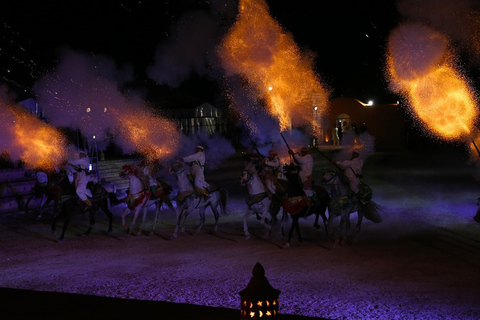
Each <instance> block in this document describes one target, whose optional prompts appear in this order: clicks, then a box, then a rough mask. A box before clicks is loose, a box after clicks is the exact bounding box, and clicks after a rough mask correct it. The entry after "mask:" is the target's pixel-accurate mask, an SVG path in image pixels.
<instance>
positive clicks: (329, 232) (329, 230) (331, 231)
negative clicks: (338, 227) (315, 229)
mask: <svg viewBox="0 0 480 320" xmlns="http://www.w3.org/2000/svg"><path fill="white" fill-rule="evenodd" d="M328 213H329V216H328V223H327V225H326V226H325V230H326V233H327V239H328V240H330V241H332V240H335V237H334V229H333V222H334V221H335V218H336V217H337V212H336V211H333V210H332V209H331V208H329V209H328Z"/></svg>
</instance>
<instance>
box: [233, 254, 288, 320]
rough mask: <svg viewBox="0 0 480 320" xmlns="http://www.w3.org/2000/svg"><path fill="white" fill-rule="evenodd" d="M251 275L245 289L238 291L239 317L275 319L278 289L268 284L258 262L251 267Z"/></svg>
mask: <svg viewBox="0 0 480 320" xmlns="http://www.w3.org/2000/svg"><path fill="white" fill-rule="evenodd" d="M252 275H253V277H252V278H251V279H250V282H249V283H248V285H247V286H246V287H245V289H243V290H242V291H240V292H239V294H240V299H241V306H240V319H242V320H244V319H276V318H277V316H278V296H279V295H280V290H277V289H275V288H273V287H272V286H271V285H270V283H269V282H268V280H267V278H265V269H264V268H263V266H262V265H261V264H260V263H259V262H257V264H256V265H255V267H253V270H252Z"/></svg>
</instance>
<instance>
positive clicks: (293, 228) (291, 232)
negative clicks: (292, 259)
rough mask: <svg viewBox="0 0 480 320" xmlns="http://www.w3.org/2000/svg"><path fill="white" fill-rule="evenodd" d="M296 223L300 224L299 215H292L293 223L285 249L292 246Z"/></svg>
mask: <svg viewBox="0 0 480 320" xmlns="http://www.w3.org/2000/svg"><path fill="white" fill-rule="evenodd" d="M296 224H298V217H295V216H292V225H291V226H290V231H288V240H287V243H286V244H285V246H284V248H285V249H288V248H290V244H291V240H292V237H293V230H295V228H296V226H295V225H296Z"/></svg>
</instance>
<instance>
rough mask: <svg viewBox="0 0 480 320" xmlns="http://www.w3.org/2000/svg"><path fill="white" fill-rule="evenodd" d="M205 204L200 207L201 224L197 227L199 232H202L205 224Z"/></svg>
mask: <svg viewBox="0 0 480 320" xmlns="http://www.w3.org/2000/svg"><path fill="white" fill-rule="evenodd" d="M205 208H206V207H205V206H203V205H201V206H199V207H198V215H199V217H200V225H199V226H198V228H197V231H196V232H197V233H199V232H200V230H202V228H203V225H204V224H205Z"/></svg>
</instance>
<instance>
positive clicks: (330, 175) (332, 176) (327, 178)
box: [322, 170, 338, 184]
mask: <svg viewBox="0 0 480 320" xmlns="http://www.w3.org/2000/svg"><path fill="white" fill-rule="evenodd" d="M337 177H338V175H337V172H335V171H332V170H329V171H327V172H325V174H324V175H323V176H322V184H332V183H334V181H335V180H336V178H337Z"/></svg>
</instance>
